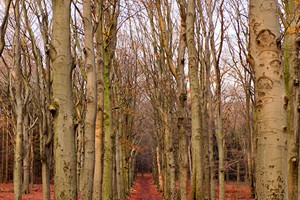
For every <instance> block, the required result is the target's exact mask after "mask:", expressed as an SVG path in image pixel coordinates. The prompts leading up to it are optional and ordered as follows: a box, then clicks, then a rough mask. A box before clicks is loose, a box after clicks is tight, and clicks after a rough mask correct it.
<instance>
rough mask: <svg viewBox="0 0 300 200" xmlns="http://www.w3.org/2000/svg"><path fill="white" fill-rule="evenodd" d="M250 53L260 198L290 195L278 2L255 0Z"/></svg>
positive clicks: (258, 194)
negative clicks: (253, 79)
mask: <svg viewBox="0 0 300 200" xmlns="http://www.w3.org/2000/svg"><path fill="white" fill-rule="evenodd" d="M249 21H250V56H249V61H250V64H251V65H252V67H253V68H254V73H255V102H256V108H255V112H256V120H257V121H256V126H257V135H256V143H257V144H256V148H257V151H256V162H255V166H256V167H255V169H256V198H257V199H283V200H285V199H287V198H288V196H287V192H288V190H287V170H286V169H287V162H286V158H287V134H286V131H287V130H286V129H287V127H286V115H285V113H286V110H285V108H284V106H285V102H284V99H285V97H284V96H283V94H284V92H285V91H284V76H283V66H282V64H281V63H282V50H281V45H280V24H279V19H278V4H277V1H275V0H269V1H264V0H251V1H250V11H249Z"/></svg>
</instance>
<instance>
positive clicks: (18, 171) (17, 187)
mask: <svg viewBox="0 0 300 200" xmlns="http://www.w3.org/2000/svg"><path fill="white" fill-rule="evenodd" d="M15 20H16V27H15V35H14V68H15V69H14V70H15V80H16V82H15V85H16V86H15V89H16V93H15V99H16V104H15V112H16V117H17V122H16V124H17V126H16V133H15V152H14V155H15V156H14V194H15V200H19V199H21V198H22V197H21V194H22V154H23V148H22V147H23V125H22V122H23V100H22V82H23V81H22V69H21V41H20V28H21V24H20V1H19V0H17V1H16V3H15ZM11 95H13V94H11Z"/></svg>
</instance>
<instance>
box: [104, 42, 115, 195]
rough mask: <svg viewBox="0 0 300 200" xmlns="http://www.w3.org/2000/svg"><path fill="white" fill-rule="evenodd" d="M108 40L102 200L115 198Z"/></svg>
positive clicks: (105, 69)
mask: <svg viewBox="0 0 300 200" xmlns="http://www.w3.org/2000/svg"><path fill="white" fill-rule="evenodd" d="M108 42H109V41H107V40H106V42H105V44H104V45H105V48H104V79H103V80H104V98H103V103H104V110H103V112H104V118H103V123H104V127H103V128H104V141H103V145H104V155H103V180H102V199H103V200H104V199H112V198H113V193H112V190H113V182H112V179H113V128H112V110H111V91H110V86H111V81H110V67H111V62H110V55H109V54H110V52H108V49H110V48H108V46H107V45H108V44H107V43H108Z"/></svg>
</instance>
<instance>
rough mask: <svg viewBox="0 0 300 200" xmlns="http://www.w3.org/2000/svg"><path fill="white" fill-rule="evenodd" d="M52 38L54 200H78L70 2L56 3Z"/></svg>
mask: <svg viewBox="0 0 300 200" xmlns="http://www.w3.org/2000/svg"><path fill="white" fill-rule="evenodd" d="M52 6H53V35H52V40H51V43H50V46H49V52H48V53H49V55H50V58H51V61H52V91H53V94H52V102H51V105H50V110H51V112H52V115H53V124H54V159H55V166H54V170H55V174H54V183H55V189H54V198H55V199H57V200H59V199H77V176H76V172H77V170H76V145H75V134H74V122H73V110H74V103H73V94H72V70H73V68H74V63H73V59H72V57H71V46H70V45H71V44H70V0H65V1H61V0H54V1H53V5H52Z"/></svg>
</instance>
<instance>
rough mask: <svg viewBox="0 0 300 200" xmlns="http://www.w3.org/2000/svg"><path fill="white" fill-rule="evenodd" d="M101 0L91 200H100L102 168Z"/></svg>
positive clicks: (98, 11)
mask: <svg viewBox="0 0 300 200" xmlns="http://www.w3.org/2000/svg"><path fill="white" fill-rule="evenodd" d="M102 5H103V1H102V0H97V4H96V6H97V7H96V14H97V20H98V25H97V30H96V33H95V34H96V36H95V38H96V39H95V40H96V60H97V62H96V75H97V77H96V79H97V80H96V81H97V114H96V127H95V129H96V130H95V167H94V184H93V199H99V200H101V198H102V197H101V194H102V186H101V185H102V171H103V170H102V166H103V159H102V155H103V95H104V94H103V92H104V88H103V76H104V73H103V66H104V63H103V59H104V57H103V55H104V48H103V47H104V46H103V32H102V30H103V14H102Z"/></svg>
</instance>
